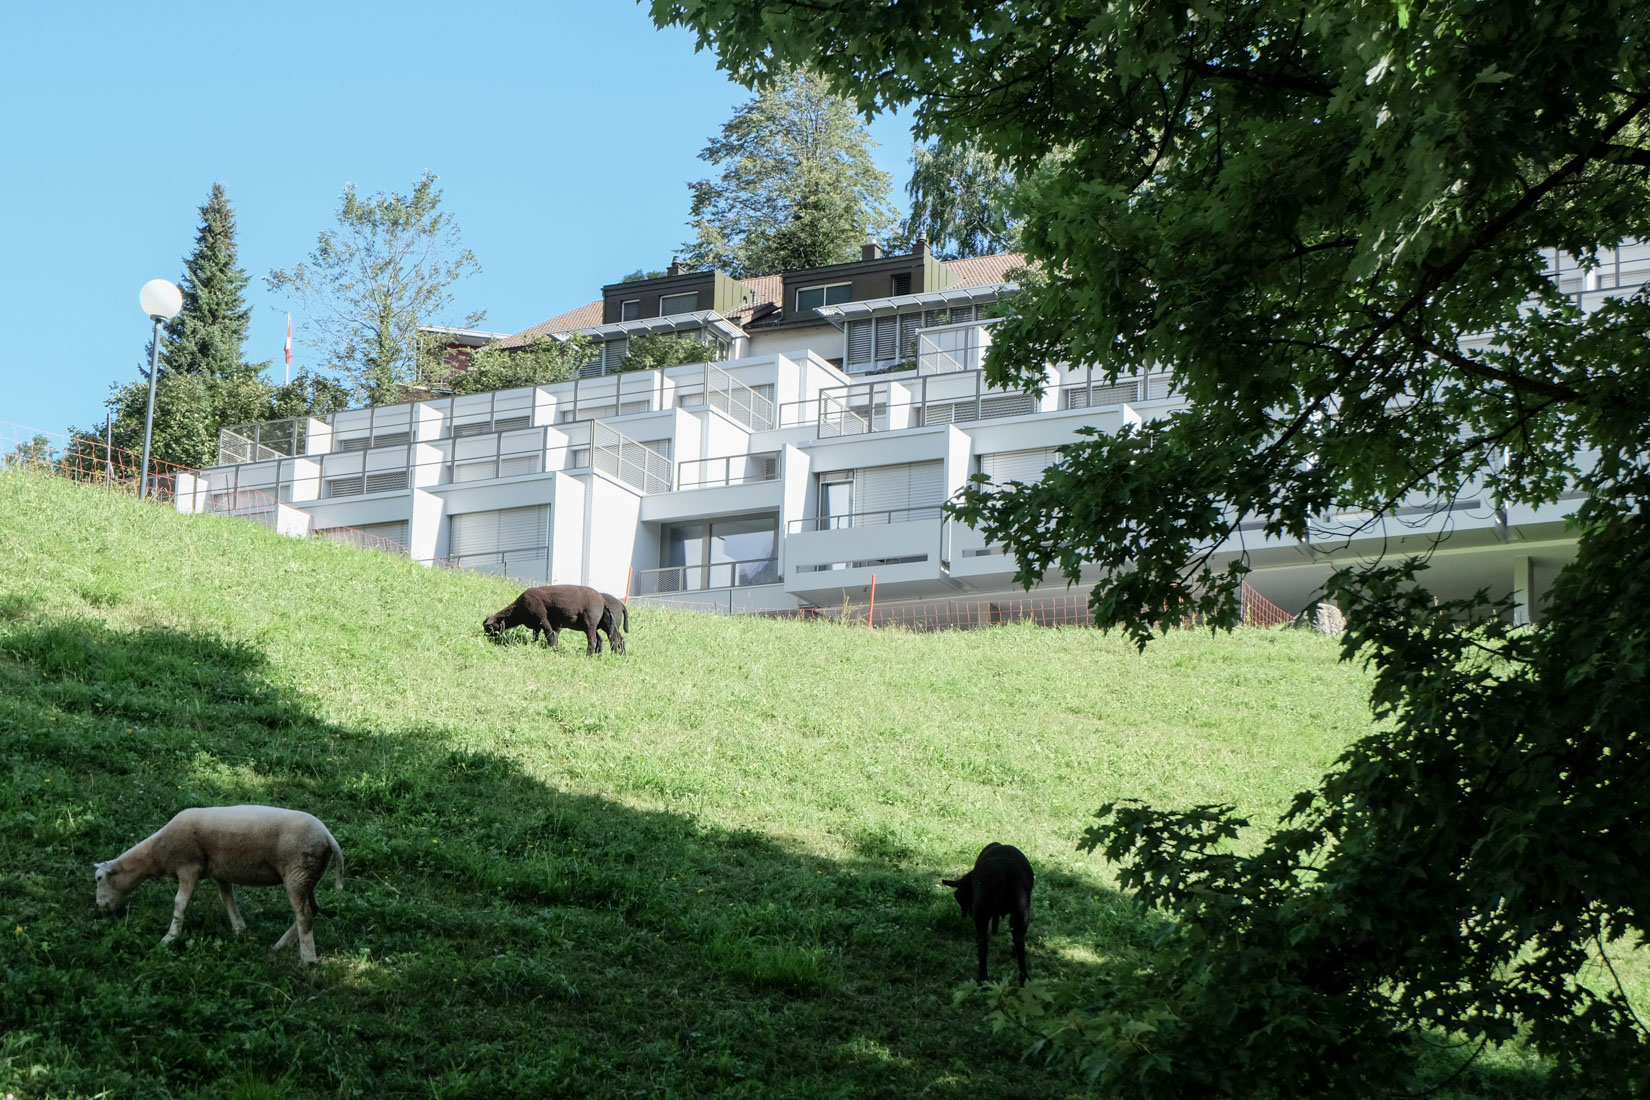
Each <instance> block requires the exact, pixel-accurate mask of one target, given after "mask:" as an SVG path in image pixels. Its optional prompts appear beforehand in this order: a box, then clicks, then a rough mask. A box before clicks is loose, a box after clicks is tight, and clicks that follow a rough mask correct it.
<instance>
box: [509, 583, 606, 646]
mask: <svg viewBox="0 0 1650 1100" xmlns="http://www.w3.org/2000/svg"><path fill="white" fill-rule="evenodd" d="M604 617H606V618H608V619H609V620H611V619H612V615H611V614H610V613H609V612H608V610H607V601H606V599H605V598H603V596H602V594H601V593H600V592H597V591H596V590H595V589H594V588H590V587H587V586H585V585H582V584H545V585H540V586H539V587H537V588H529V589H528V590H527V591H525V592H523V593H522V594H521V595H519V596H517V597H516V598H515V602H513V603H512V604H510V606H509V607H506V608H503V609H502V610H500V611H498V612H496V613H494V614H492V615H489V616H487V618H485V619H483V620H482V622H481V629H482V630H484V631H486V633H487V636H488V637H489V638H493V639H495V640H496V639H498V638H500V637H502V636H503V634H504V632H505V631H506V630H509V629H510V628H511V627H516V626H525V627H527V628H528V629H529V630H531V631H532V632H533V637H534V638H537V637H538V636H539V635H540V634H541V633H542V634H543V635H544V637H545V641H547V642H548V643H549V644H550V647H551V648H552V649H553V648H555V646H556V641H557V638H558V637H559V636H560V634H561V632H562V631H563V630H582V631H584V636H585V648H584V652H585V655H586V656H591V655H594V654H597V653H600V652H601V651H602V636H601V635H600V634H599V633H597V631H598V630H599V629H600V628H601V625H602V619H603V618H604ZM611 637H612V632H611V631H610V632H609V638H611ZM614 651H615V652H618V653H622V652H624V647H623V645H622V643H621V644H615V646H614Z"/></svg>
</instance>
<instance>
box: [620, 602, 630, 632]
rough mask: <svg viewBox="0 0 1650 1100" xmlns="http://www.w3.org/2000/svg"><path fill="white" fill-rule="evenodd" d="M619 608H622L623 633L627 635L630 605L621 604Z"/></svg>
mask: <svg viewBox="0 0 1650 1100" xmlns="http://www.w3.org/2000/svg"><path fill="white" fill-rule="evenodd" d="M619 606H620V607H622V608H624V632H625V633H626V634H629V633H630V605H629V604H627V603H621V604H620V605H619Z"/></svg>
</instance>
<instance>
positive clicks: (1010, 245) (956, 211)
mask: <svg viewBox="0 0 1650 1100" xmlns="http://www.w3.org/2000/svg"><path fill="white" fill-rule="evenodd" d="M1013 190H1014V176H1013V175H1012V174H1011V173H1010V172H1009V171H1008V169H1007V168H1006V167H1005V166H1004V165H1003V162H1002V161H1000V160H998V159H997V157H996V156H995V155H993V154H992V153H989V152H987V151H986V150H984V149H979V148H976V147H975V146H972V145H965V144H959V143H955V142H949V141H934V142H930V143H928V144H927V145H918V146H915V147H914V148H913V149H912V150H911V179H910V182H908V183H907V184H906V186H905V193H906V195H907V196H909V197H910V199H911V212H910V214H909V215H907V217H906V219H905V228H904V230H903V231H902V233H901V236H900V242H899V247H903V248H909V247H910V245H911V244H912V243H913V242H914V241H915V240H916V239H917V238H918V237H924V238H926V239H927V241H928V246H929V248H930V249H931V250H932V251H933V252H934V254H935V255H937V256H939V257H940V258H942V259H947V260H951V259H957V258H959V257H964V256H989V255H992V254H995V253H998V252H1013V251H1016V250H1017V249H1018V248H1019V243H1018V241H1019V234H1020V225H1019V219H1018V218H1016V217H1015V216H1014V215H1013V214H1012V213H1011V211H1010V209H1009V201H1010V199H1011V197H1012V193H1013Z"/></svg>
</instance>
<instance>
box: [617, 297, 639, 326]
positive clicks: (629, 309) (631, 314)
mask: <svg viewBox="0 0 1650 1100" xmlns="http://www.w3.org/2000/svg"><path fill="white" fill-rule="evenodd" d="M641 316H642V300H641V299H640V298H632V299H630V300H629V301H628V302H620V303H619V320H621V321H635V320H639V319H640V318H641Z"/></svg>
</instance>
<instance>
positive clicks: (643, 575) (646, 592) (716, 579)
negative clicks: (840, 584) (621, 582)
mask: <svg viewBox="0 0 1650 1100" xmlns="http://www.w3.org/2000/svg"><path fill="white" fill-rule="evenodd" d="M777 583H779V559H777V558H751V559H749V560H746V561H717V562H704V563H702V564H699V565H668V566H665V567H664V568H663V569H644V570H642V571H641V572H639V573H637V574H636V580H635V584H634V585H633V587H632V588H631V592H632V594H634V595H637V596H661V595H670V594H673V593H677V592H702V591H705V590H708V589H716V588H748V587H751V586H753V585H759V584H777Z"/></svg>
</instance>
